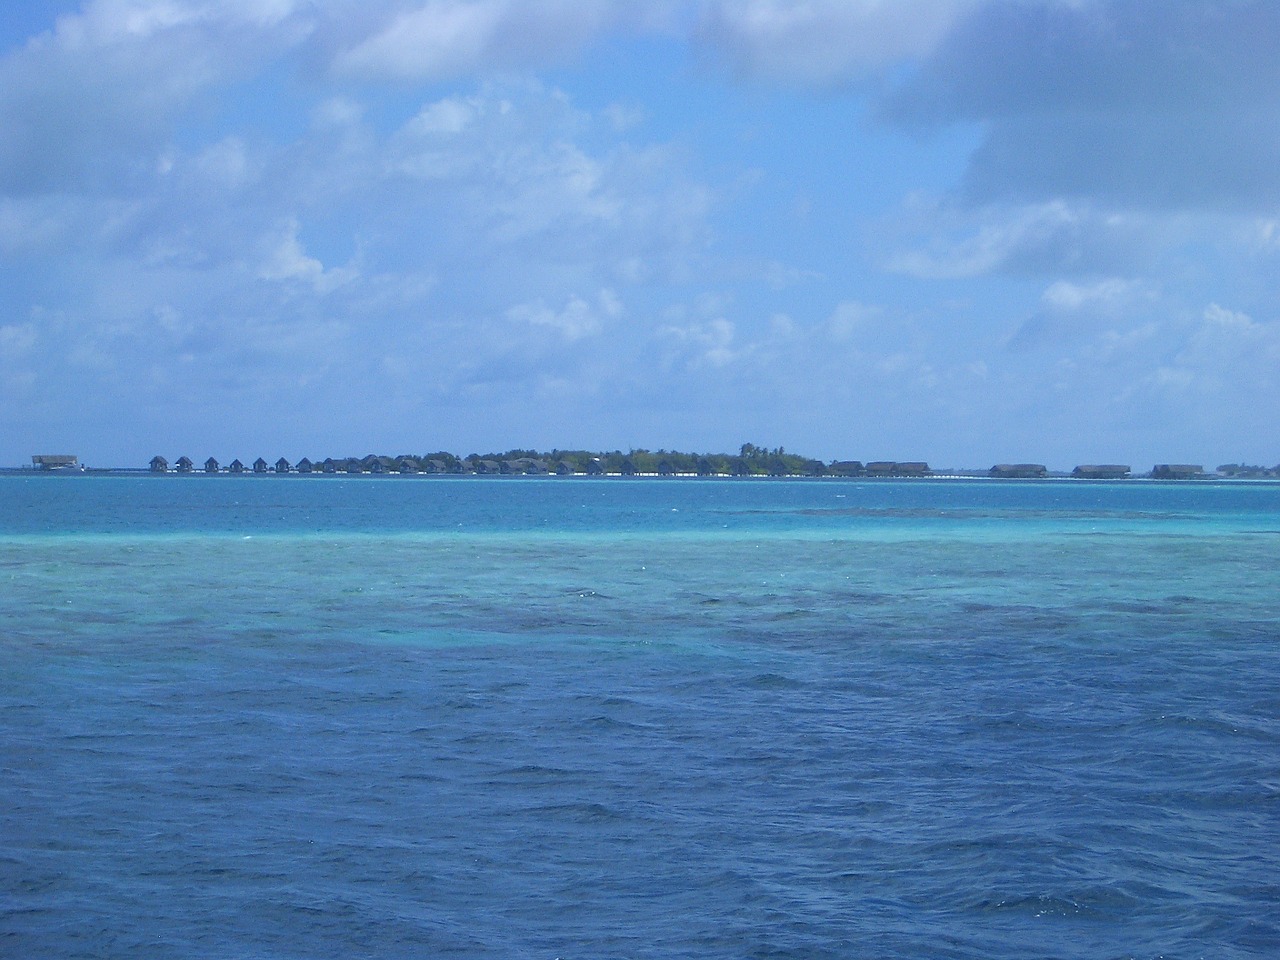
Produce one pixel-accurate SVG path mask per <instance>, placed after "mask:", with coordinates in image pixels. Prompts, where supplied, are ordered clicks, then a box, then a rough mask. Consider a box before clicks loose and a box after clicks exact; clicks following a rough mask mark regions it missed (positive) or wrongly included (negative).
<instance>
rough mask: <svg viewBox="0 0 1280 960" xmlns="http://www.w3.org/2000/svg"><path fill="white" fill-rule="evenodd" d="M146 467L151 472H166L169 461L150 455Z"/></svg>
mask: <svg viewBox="0 0 1280 960" xmlns="http://www.w3.org/2000/svg"><path fill="white" fill-rule="evenodd" d="M148 469H150V470H151V472H152V473H168V472H169V461H168V460H166V459H165V458H164V457H159V456H157V457H152V458H151V463H150V464H149V466H148Z"/></svg>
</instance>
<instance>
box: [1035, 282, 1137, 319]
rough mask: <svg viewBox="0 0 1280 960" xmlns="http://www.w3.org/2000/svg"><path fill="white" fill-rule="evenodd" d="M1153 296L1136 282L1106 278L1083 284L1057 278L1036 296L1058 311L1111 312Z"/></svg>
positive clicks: (1116, 311)
mask: <svg viewBox="0 0 1280 960" xmlns="http://www.w3.org/2000/svg"><path fill="white" fill-rule="evenodd" d="M1153 297H1154V294H1153V292H1152V291H1151V290H1149V289H1148V288H1147V287H1146V285H1145V284H1143V283H1141V282H1139V281H1136V280H1128V279H1124V278H1120V277H1108V278H1107V279H1105V280H1099V281H1097V282H1094V283H1086V284H1080V283H1072V282H1070V281H1068V280H1059V281H1057V282H1056V283H1053V284H1051V285H1050V286H1049V287H1048V288H1047V289H1046V290H1045V291H1044V293H1042V294H1041V295H1040V302H1041V303H1042V304H1044V306H1045V307H1047V308H1049V309H1052V310H1056V311H1059V312H1074V311H1078V310H1083V309H1091V310H1094V311H1097V312H1101V313H1106V314H1108V315H1114V314H1117V313H1120V312H1122V311H1124V310H1125V309H1127V308H1129V307H1131V306H1132V305H1133V304H1134V303H1136V302H1138V301H1140V300H1147V301H1150V300H1152V299H1153Z"/></svg>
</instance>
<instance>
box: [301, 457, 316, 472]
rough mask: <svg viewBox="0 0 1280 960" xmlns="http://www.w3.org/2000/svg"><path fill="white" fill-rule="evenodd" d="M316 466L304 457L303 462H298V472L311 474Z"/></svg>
mask: <svg viewBox="0 0 1280 960" xmlns="http://www.w3.org/2000/svg"><path fill="white" fill-rule="evenodd" d="M314 466H315V464H313V463H312V462H311V461H310V460H309V459H308V458H307V457H303V458H302V459H301V460H299V461H298V472H299V473H310V472H311V471H312V469H313V468H314Z"/></svg>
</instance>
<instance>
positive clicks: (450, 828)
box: [0, 474, 1280, 960]
mask: <svg viewBox="0 0 1280 960" xmlns="http://www.w3.org/2000/svg"><path fill="white" fill-rule="evenodd" d="M0 956H2V957H4V958H10V957H12V958H70V957H85V958H114V957H122V958H124V957H127V958H165V960H170V958H205V957H209V958H248V957H254V958H256V957H263V958H297V960H304V958H305V960H319V958H334V960H337V958H341V960H348V958H362V957H369V958H401V957H405V958H435V957H460V958H530V960H535V958H536V960H543V958H545V960H554V958H563V960H594V958H676V957H690V958H984V960H985V958H992V960H998V958H1018V960H1023V958H1091V960H1092V958H1144V960H1146V958H1211V960H1232V958H1246V957H1247V958H1273V957H1278V956H1280V486H1276V485H1268V484H1261V483H1258V484H1253V483H1239V482H1238V483H1230V484H1227V483H1221V484H1218V483H1199V482H1184V483H1181V484H1178V483H1171V484H1161V483H1152V482H1141V481H1128V482H1120V483H1094V482H1087V481H1044V482H1040V481H1029V482H1028V481H1023V482H1017V481H1015V482H1001V481H988V482H983V481H956V480H948V481H941V480H937V481H919V480H917V481H910V480H905V481H868V482H859V481H849V480H728V479H696V480H695V479H665V478H664V479H659V478H653V479H641V478H636V479H624V478H603V479H596V478H585V477H575V478H518V479H517V478H510V479H508V478H494V479H482V478H456V479H455V478H407V477H406V478H394V477H392V478H380V477H366V478H345V477H318V476H317V477H296V476H291V477H274V476H271V477H228V476H217V477H202V476H182V477H178V476H161V477H150V476H114V477H112V476H73V477H61V476H35V475H17V474H10V475H8V476H3V477H0Z"/></svg>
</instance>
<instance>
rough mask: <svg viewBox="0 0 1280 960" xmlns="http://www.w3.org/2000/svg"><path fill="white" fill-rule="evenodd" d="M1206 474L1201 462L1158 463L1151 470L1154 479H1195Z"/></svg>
mask: <svg viewBox="0 0 1280 960" xmlns="http://www.w3.org/2000/svg"><path fill="white" fill-rule="evenodd" d="M1203 476H1204V466H1203V465H1201V464H1199V463H1157V464H1156V465H1155V467H1153V468H1152V470H1151V478H1152V479H1153V480H1194V479H1195V478H1196V477H1203Z"/></svg>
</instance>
